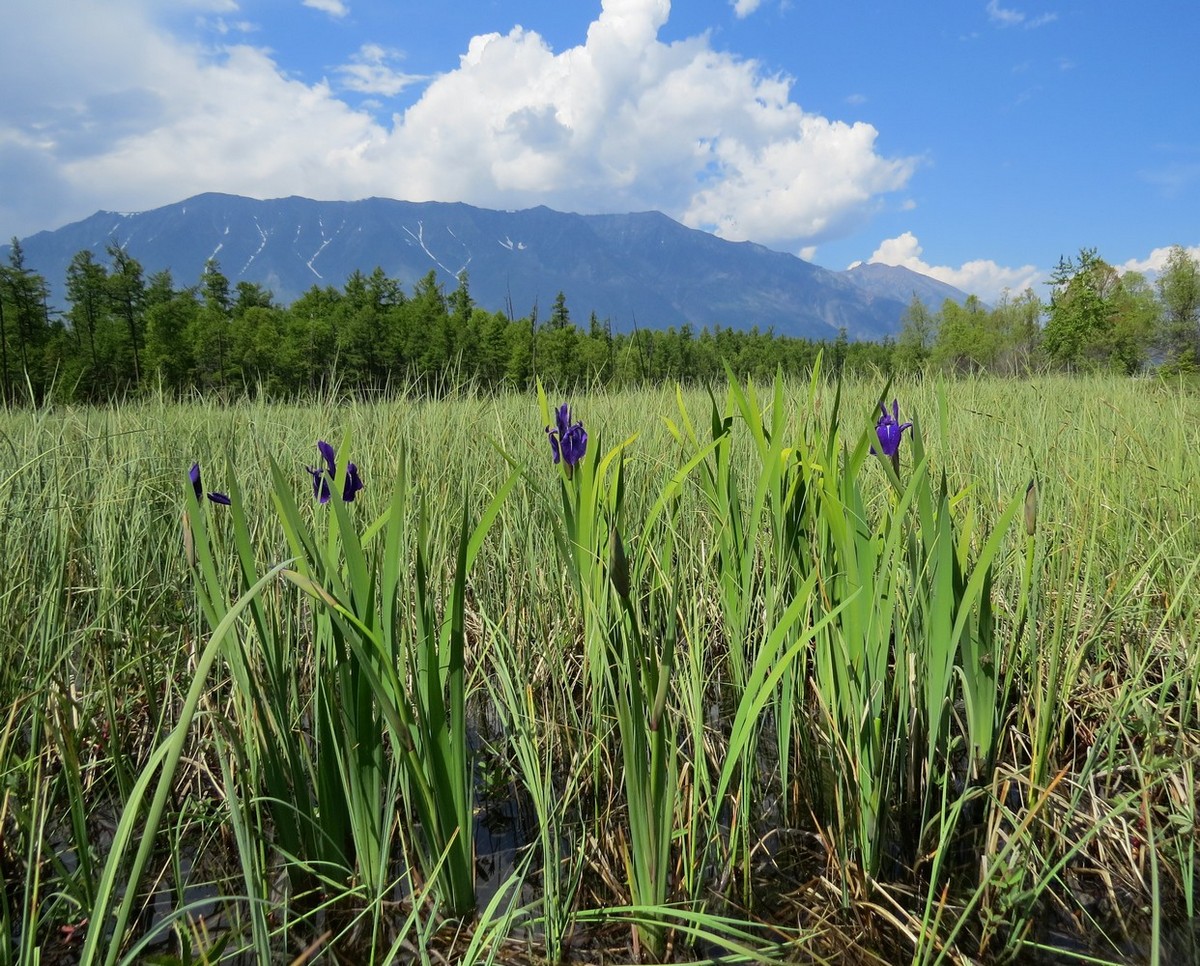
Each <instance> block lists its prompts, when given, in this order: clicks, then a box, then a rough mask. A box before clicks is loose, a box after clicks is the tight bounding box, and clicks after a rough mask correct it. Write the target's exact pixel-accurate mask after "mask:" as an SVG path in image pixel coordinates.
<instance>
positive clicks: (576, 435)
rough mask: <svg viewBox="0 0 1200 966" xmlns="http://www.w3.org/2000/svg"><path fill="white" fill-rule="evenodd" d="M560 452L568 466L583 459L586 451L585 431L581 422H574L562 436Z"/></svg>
mask: <svg viewBox="0 0 1200 966" xmlns="http://www.w3.org/2000/svg"><path fill="white" fill-rule="evenodd" d="M562 452H563V459H564V460H566V463H567V465H568V466H575V465H576V464H577V463H578V462H579V461H580V460H581V459H583V454H584V453H585V452H587V431H586V430H585V429H584V428H583V423H576V424H575V425H574V426H572V427H571V429H570V430H569V431H568V433H567V435H566V436H564V437H563V441H562Z"/></svg>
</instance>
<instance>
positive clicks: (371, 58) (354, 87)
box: [337, 44, 425, 97]
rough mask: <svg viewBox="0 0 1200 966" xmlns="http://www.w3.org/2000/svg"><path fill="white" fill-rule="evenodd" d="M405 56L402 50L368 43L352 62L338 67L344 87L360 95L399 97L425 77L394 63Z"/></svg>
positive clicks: (360, 49) (361, 48)
mask: <svg viewBox="0 0 1200 966" xmlns="http://www.w3.org/2000/svg"><path fill="white" fill-rule="evenodd" d="M403 59H404V55H403V54H402V53H401V52H400V51H398V50H392V49H390V48H386V47H382V46H380V45H379V44H364V45H363V46H362V47H360V48H359V50H358V52H357V53H356V54H355V55H354V56H353V58H351V61H350V63H348V64H343V65H342V66H340V67H338V68H337V74H338V76H339V77H340V78H341V83H342V87H343V88H345V89H346V90H351V91H357V92H358V93H360V94H375V95H378V96H380V97H395V96H396V95H397V94H399V93H400V92H401V91H403V90H404V89H405V88H407V87H410V86H411V85H413V84H416V83H419V82H420V81H422V80H425V78H424V77H422V76H420V75H417V74H408V73H405V72H404V71H401V70H398V69H396V68H395V67H394V66H393V64H394V63H396V62H398V61H401V60H403Z"/></svg>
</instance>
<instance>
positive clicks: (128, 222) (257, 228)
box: [0, 192, 965, 339]
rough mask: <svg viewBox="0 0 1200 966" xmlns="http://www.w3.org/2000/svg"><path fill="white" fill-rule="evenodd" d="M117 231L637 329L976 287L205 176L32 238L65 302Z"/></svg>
mask: <svg viewBox="0 0 1200 966" xmlns="http://www.w3.org/2000/svg"><path fill="white" fill-rule="evenodd" d="M114 241H115V242H117V243H118V244H120V245H122V246H124V247H125V248H126V250H127V251H128V252H129V253H130V255H132V256H133V257H134V258H136V259H138V261H139V262H141V264H142V266H143V268H144V270H145V272H146V275H147V276H149V275H150V274H152V273H154V272H156V271H159V270H162V269H169V270H170V271H171V273H172V277H173V280H174V282H175V284H176V285H177V286H179V285H190V284H194V283H195V282H196V281H197V280H198V279H199V277H200V274H201V273H202V271H203V269H204V264H205V262H206V261H207V260H208V259H209V258H215V259H216V260H217V261H218V262H219V264H220V266H221V270H222V272H223V273H224V274H225V275H226V276H227V277H228V278H229V280H230V283H231V284H234V285H236V284H237V283H238V282H240V281H248V282H254V283H257V284H259V285H261V286H263V287H264V288H266V289H269V290H270V291H271V292H272V293H273V294H274V296H275V298H276V299H277V300H278V301H280V302H281V303H283V304H288V303H290V302H292V301H294V300H295V299H296V298H298V297H299V296H300V295H302V294H303V293H304V292H305V291H307V290H308V289H309V288H311V287H312V286H313V285H317V286H320V287H325V286H327V285H332V286H334V287H341V286H342V285H343V284H344V283H345V280H346V278H347V277H348V276H349V275H350V274H351V273H352V272H353V271H355V270H358V271H362V272H364V273H370V272H371V271H373V270H374V269H375V268H376V267H380V268H382V269H383V271H384V272H385V273H386V274H387V275H389V276H390V277H392V278H395V279H396V280H398V281H399V282H401V283H402V284H408V285H411V283H413V282H415V281H416V280H417V279H420V278H422V277H424V276H425V275H426V274H427V273H428V272H429V271H430V270H433V271H435V272H436V273H437V275H438V278H439V281H440V282H441V283H442V284H443V285H445V286H446V287H447V290H450V289H452V288H454V287H455V286H456V285H457V281H456V278H457V276H458V274H459V273H460V272H463V271H465V272H466V273H467V277H468V280H469V285H470V291H471V295H472V297H473V298H474V300H475V302H476V303H477V304H478V305H480V306H482V307H483V308H486V309H488V310H490V311H501V310H507V311H509V312H510V313H515V314H517V315H521V314H526V313H529V312H532V311H533V310H534V309H535V307H540V308H548V306H549V305H550V303H551V302H552V301H553V300H554V298H555V296H556V295H557V293H558V292H560V291H561V292H563V293H564V294H565V296H566V299H567V304H568V306H569V307H570V309H571V311H572V312H573V313H574V314H575V315H576V321H580V320H581V318H586V316H587V315H588V314H589V313H592V312H594V313H595V314H596V315H597V316H598V317H600V318H606V319H609V320H611V322H612V324H613V326H614V328H616V329H618V330H626V331H627V330H629V329H631V328H632V327H634V326H635V325H639V326H642V327H653V328H666V327H668V326H672V325H673V326H681V325H684V324H688V325H691V326H693V327H694V328H700V327H702V326H710V327H711V326H714V325H722V326H727V327H731V328H746V329H748V328H750V327H751V326H756V325H757V326H759V327H760V328H762V329H766V328H772V329H774V331H775V332H776V333H777V334H780V335H792V336H803V337H808V338H832V337H834V336H836V335H837V333H838V331H839V330H840V329H841V328H845V329H846V330H847V333H848V334H849V336H850V337H851V338H857V339H863V338H869V339H878V338H881V337H884V336H887V335H894V334H895V333H896V332H897V331H898V330H899V327H900V319H901V316H902V314H903V312H904V310H905V308H907V306H908V304H909V301H910V300H911V298H912V295H913V294H914V293H915V294H917V295H918V297H920V298H922V300H923V301H927V302H928V304H930V305H931V306H932V307H934V308H937V307H940V305H941V302H942V301H943V300H944V299H945V298H954V299H955V300H957V301H962V300H963V299H965V295H964V294H963V293H961V292H958V290H957V289H953V288H951V287H950V286H947V285H944V283H941V282H937V281H936V280H934V279H930V278H927V277H925V276H922V275H918V274H917V273H914V272H910V271H909V270H907V269H903V268H892V267H890V266H878V265H872V266H869V268H870V271H869V272H862V271H858V269H852V270H848V271H846V272H836V271H832V270H830V269H825V268H821V267H820V266H817V265H814V264H812V263H810V262H807V261H804V260H803V259H800V258H797V257H796V256H794V255H790V254H787V253H785V252H778V251H775V250H772V249H769V248H767V247H765V246H763V245H759V244H757V243H754V242H730V241H726V240H724V239H721V238H717V237H716V236H715V235H712V234H710V233H708V232H704V231H700V230H698V229H693V228H688V227H686V226H684V225H681V224H679V223H678V222H676V221H674V220H672V219H671V218H669V217H668V216H667V215H665V214H663V213H661V212H657V211H649V212H632V213H627V214H597V215H581V214H572V213H567V212H558V211H554V210H552V209H550V208H547V207H545V206H538V207H535V208H527V209H521V210H516V211H502V210H496V209H488V208H477V207H475V206H472V205H467V204H465V203H462V202H409V201H398V200H395V199H389V198H366V199H362V200H359V201H315V200H312V199H308V198H301V197H299V196H295V195H293V196H290V197H286V198H276V199H268V200H258V199H253V198H246V197H244V196H241V195H229V194H222V193H218V192H207V193H203V194H199V195H195V196H192V197H190V198H186V199H184V200H182V201H179V202H175V203H173V204H170V205H164V206H161V207H159V208H154V209H149V210H147V211H141V212H114V211H98V212H96V213H95V214H93V215H91V216H89V217H88V218H85V219H82V220H81V221H78V222H74V223H72V224H69V225H65V226H63V227H61V228H58V229H55V230H53V231H43V232H38V233H37V234H35V235H31V236H29V237H28V238H25V239H22V240H21V244H22V247H23V250H24V253H25V261H26V264H27V265H28V266H29V267H30V268H32V269H34V270H35V271H38V272H40V273H42V274H43V275H44V276H45V277H46V280H47V282H48V284H49V285H50V288H51V300H52V302H53V303H54V304H55V306H56V307H58V308H60V309H63V308H65V307H66V299H65V279H66V270H67V266H68V265H69V263H70V260H71V258H72V257H74V255H75V254H76V253H77V252H78V251H80V250H82V249H90V250H91V251H93V252H94V253H95V255H96V257H97V259H98V260H100V261H102V262H106V261H107V256H106V255H105V247H106V246H107V245H108V244H109V243H111V242H114ZM2 254H3V252H0V255H2ZM859 268H862V266H859ZM906 289H911V290H910V291H907V292H906ZM905 292H906V294H900V293H905Z"/></svg>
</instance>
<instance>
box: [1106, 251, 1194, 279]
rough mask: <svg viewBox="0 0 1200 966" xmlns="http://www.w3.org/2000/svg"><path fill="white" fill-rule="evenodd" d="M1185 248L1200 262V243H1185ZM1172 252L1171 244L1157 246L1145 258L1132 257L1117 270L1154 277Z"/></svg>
mask: <svg viewBox="0 0 1200 966" xmlns="http://www.w3.org/2000/svg"><path fill="white" fill-rule="evenodd" d="M1183 250H1184V251H1185V252H1187V254H1188V255H1189V256H1190V257H1191V258H1192V259H1194V260H1195V261H1197V262H1200V245H1191V246H1188V245H1184V246H1183ZM1170 254H1171V246H1170V245H1167V246H1164V247H1162V248H1155V249H1154V250H1153V251H1151V252H1150V254H1149V255H1147V256H1146V257H1145V258H1131V259H1129V260H1128V261H1126V262H1123V263H1122V264H1120V265H1118V266H1117V270H1118V271H1120V272H1121V273H1122V274H1124V273H1125V272H1139V273H1141V274H1142V275H1146V276H1150V277H1153V276H1155V275H1158V273H1159V272H1161V271H1162V270H1163V267H1164V266H1165V265H1166V264H1167V257H1168V256H1169V255H1170Z"/></svg>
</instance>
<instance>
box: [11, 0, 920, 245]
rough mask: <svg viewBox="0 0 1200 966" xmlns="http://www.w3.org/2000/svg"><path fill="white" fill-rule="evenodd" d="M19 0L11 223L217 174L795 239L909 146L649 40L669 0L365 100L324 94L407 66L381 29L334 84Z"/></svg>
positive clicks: (341, 194) (231, 52)
mask: <svg viewBox="0 0 1200 966" xmlns="http://www.w3.org/2000/svg"><path fill="white" fill-rule="evenodd" d="M192 3H193V5H194V6H196V7H197V8H198V9H200V10H202V11H203V12H206V13H214V14H219V13H228V12H230V10H231V9H234V8H232V6H231V4H230V0H192ZM335 6H336V7H337V8H339V9H340V8H342V6H343V5H342V4H340V3H339V4H332V3H324V2H323V3H322V9H326V10H327V11H328V12H331V13H333V12H336V11H335V10H334V7H335ZM33 7H34V5H32V4H18V5H17V7H16V8H15V9H14V11H12V12H11V15H10V17H9V21H8V22H6V32H5V33H6V36H10V37H20V38H21V43H20V44H19V45H13V44H7V45H3V47H5V48H13V49H12V50H8V49H4V50H0V55H2V56H0V84H3V85H4V89H7V90H16V89H21V90H23V91H26V92H28V94H26V95H24V96H23V97H22V98H20V99H12V98H10V99H7V100H5V101H4V102H3V104H2V105H0V179H3V183H5V184H9V185H17V184H21V185H23V184H31V185H33V186H34V187H35V188H36V187H37V186H38V185H46V186H48V187H46V188H45V189H44V190H42V191H38V192H36V193H33V194H27V193H25V192H23V191H9V192H6V193H5V194H4V196H3V197H0V227H3V226H11V228H12V229H16V230H17V231H28V230H35V229H38V228H45V227H52V226H53V225H55V224H59V223H61V222H62V221H65V220H70V219H71V218H78V217H82V216H84V215H86V214H89V213H90V212H91V211H94V210H95V209H97V208H118V209H139V208H149V207H153V206H156V205H161V204H166V203H169V202H171V201H176V200H179V199H181V198H184V197H186V196H188V195H190V194H194V193H197V192H200V191H209V190H218V191H228V192H233V193H239V194H247V195H252V196H258V197H279V196H283V195H288V194H299V195H306V196H309V197H316V198H343V199H345V198H357V197H365V196H368V195H382V196H389V197H396V198H404V199H407V200H413V201H421V200H443V201H466V202H469V203H473V204H478V205H484V206H491V207H505V208H512V207H523V206H526V205H536V204H546V205H550V206H552V207H558V208H562V209H566V210H571V211H583V212H588V211H621V210H641V209H650V208H654V209H659V210H662V211H665V212H666V213H668V214H670V215H672V216H673V217H676V218H679V219H681V220H683V221H685V222H686V223H687V224H689V225H693V226H697V227H703V228H708V229H711V230H713V231H715V232H717V233H718V234H720V235H722V236H724V237H727V238H730V239H744V238H751V239H754V240H756V241H759V242H763V243H765V244H772V245H777V246H779V247H785V248H788V249H790V250H793V251H796V250H799V249H800V248H801V247H804V246H811V245H813V244H815V243H818V242H820V241H824V240H828V239H832V238H835V237H838V236H839V235H844V234H845V233H846V232H848V231H850V230H851V229H852V228H853V227H855V226H856V225H858V224H861V223H862V222H863V221H864V220H865V219H867V218H868V217H869V216H870V215H871V213H872V212H874V211H875V210H877V209H878V207H879V205H880V199H881V196H882V195H885V194H887V193H889V192H894V191H898V190H901V189H903V188H904V187H905V185H906V183H907V182H908V181H909V179H910V177H911V175H912V172H913V170H914V168H915V164H916V162H915V160H914V159H911V158H894V157H887V156H886V155H884V154H883V153H881V151H880V150H879V148H878V146H877V141H878V132H877V131H876V130H875V128H873V127H872V126H870V125H868V124H863V123H855V124H850V123H845V122H842V121H838V120H833V119H829V118H826V117H822V116H820V115H817V114H813V113H810V112H807V111H805V110H804V109H803V108H802V107H801V106H800V105H799V104H798V103H797V102H796V101H795V100H793V99H792V88H791V81H790V80H789V79H788V78H786V77H781V76H778V75H774V74H770V73H768V72H766V71H765V70H764V69H763V68H762V67H761V66H760V65H759V64H758V63H756V62H755V61H753V60H747V59H743V58H739V57H737V56H735V55H732V54H729V53H724V52H720V51H716V50H714V49H713V48H712V46H711V44H710V43H709V40H708V37H707V36H706V35H700V36H695V37H691V38H688V39H684V40H680V41H676V42H673V43H664V42H662V41H660V40H659V38H658V34H659V30H660V29H661V28H662V27H663V25H664V24H665V23H666V21H667V18H668V16H669V14H670V3H669V0H605V2H604V3H603V7H602V10H601V13H600V15H599V16H598V18H597V19H596V20H595V21H594V22H593V23H592V24H591V25H590V26H589V28H588V31H587V36H586V39H585V41H584V42H583V43H581V44H579V45H578V46H575V47H571V48H569V49H565V50H562V51H555V50H553V49H551V47H550V46H549V45H548V44H547V42H546V41H545V40H544V39H543V38H542V37H541V36H540V35H539V34H538V33H536V32H534V31H532V30H527V29H523V28H521V27H516V28H513V29H512V30H510V31H509V32H507V33H503V34H501V33H493V34H486V35H482V36H477V37H474V38H472V39H471V40H470V42H469V44H468V45H467V48H466V51H465V53H464V54H462V56H461V57H460V61H459V63H458V65H457V66H456V67H454V68H453V69H451V70H448V71H447V72H445V73H444V74H441V75H439V76H438V77H436V78H435V79H433V80H432V81H430V82H428V85H427V87H426V88H425V89H424V91H423V92H422V94H421V96H420V98H419V99H418V100H417V101H416V102H415V103H413V104H412V105H411V106H410V107H408V108H407V110H405V111H404V112H403V113H398V114H394V115H391V116H388V117H383V118H377V117H376V116H374V115H373V114H372V113H370V109H377V108H378V105H377V104H372V105H363V106H362V107H355V106H352V105H350V104H348V103H347V102H346V101H344V100H342V99H341V98H340V97H339V95H338V91H339V90H342V89H344V90H353V91H355V92H357V93H367V94H372V95H376V96H392V95H394V94H395V93H397V92H398V91H400V90H401V89H403V87H404V86H405V85H406V84H409V83H411V82H412V81H413V78H411V77H409V76H407V75H405V74H402V73H400V72H399V71H397V70H396V68H395V63H396V60H397V57H396V55H395V54H394V53H393V52H391V51H389V50H387V49H386V48H384V47H382V46H377V45H370V44H369V45H367V46H365V47H363V48H362V49H360V51H359V52H358V54H357V56H356V57H355V58H354V60H353V61H352V62H351V63H350V64H348V65H346V66H344V67H342V68H340V69H337V70H335V72H334V73H333V75H332V77H333V79H334V81H335V82H337V83H338V84H341V85H342V87H340V88H339V87H338V86H336V85H335V84H331V83H328V82H326V81H320V82H316V83H308V82H304V81H302V80H299V79H297V78H296V77H294V76H291V75H289V74H288V73H287V72H286V71H285V70H283V69H282V68H281V67H280V65H279V64H278V63H277V62H276V60H275V59H274V56H273V54H272V53H271V52H270V50H269V49H268V48H267V47H265V46H257V45H250V44H247V43H240V44H238V43H229V42H228V38H227V37H225V36H222V35H220V34H219V33H218V32H216V31H215V30H214V31H212V33H211V35H210V36H212V37H214V38H216V39H215V40H214V41H213V43H212V44H209V45H206V44H204V43H201V42H200V41H199V40H190V39H181V38H180V36H178V35H177V34H175V33H172V32H171V31H170V30H168V29H167V27H166V26H164V25H163V24H161V23H158V22H156V21H155V19H154V16H153V15H152V11H153V10H154V9H156V8H155V6H154V5H153V4H151V3H149V2H148V0H111V2H110V3H107V4H105V5H104V6H103V9H101V8H98V7H96V8H94V7H93V5H87V4H85V5H82V6H80V5H78V4H77V3H75V2H74V0H44V2H43V3H42V4H41V5H39V6H38V8H37V10H36V11H35V10H34V9H33ZM46 8H49V9H46ZM14 18H15V22H14ZM254 36H255V38H256V41H257V40H258V38H259V35H258V34H255V35H254ZM261 43H262V44H267V43H269V38H268V37H266V36H263V37H261ZM0 44H2V42H0ZM30 76H36V77H38V78H39V82H38V84H37V85H28V84H26V83H25V82H24V80H25V79H26V78H28V77H30ZM29 172H38V175H37V177H36V178H31V179H29V180H28V181H22V180H14V179H21V178H24V177H27V176H28V174H29ZM10 230H11V229H10Z"/></svg>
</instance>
